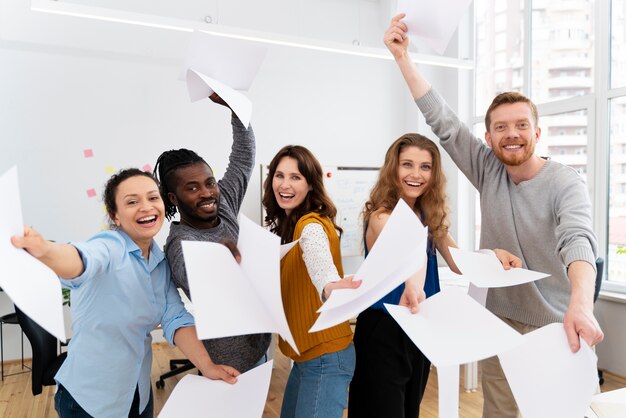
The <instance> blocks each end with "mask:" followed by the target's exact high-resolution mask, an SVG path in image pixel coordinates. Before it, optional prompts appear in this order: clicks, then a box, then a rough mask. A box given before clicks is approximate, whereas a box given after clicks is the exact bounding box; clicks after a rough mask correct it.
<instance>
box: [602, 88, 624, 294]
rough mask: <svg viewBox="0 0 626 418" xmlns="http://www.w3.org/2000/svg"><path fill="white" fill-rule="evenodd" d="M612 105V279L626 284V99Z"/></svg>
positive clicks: (608, 266) (610, 273)
mask: <svg viewBox="0 0 626 418" xmlns="http://www.w3.org/2000/svg"><path fill="white" fill-rule="evenodd" d="M610 103H611V104H610V112H611V113H610V121H611V122H610V125H611V127H610V138H609V147H610V148H609V149H610V152H609V160H610V161H609V222H608V226H609V228H608V229H609V233H608V248H607V253H608V254H607V264H608V265H607V268H608V280H610V281H615V282H623V283H626V254H621V253H620V252H621V251H620V249H621V248H624V247H626V152H624V151H625V145H626V96H621V97H618V98H615V99H612V100H611V102H610Z"/></svg>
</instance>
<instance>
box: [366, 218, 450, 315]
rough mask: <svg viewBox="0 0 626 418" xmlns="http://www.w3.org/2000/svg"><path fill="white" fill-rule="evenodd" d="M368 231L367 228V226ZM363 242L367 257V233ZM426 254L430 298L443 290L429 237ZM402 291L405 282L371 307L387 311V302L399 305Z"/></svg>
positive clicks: (427, 295)
mask: <svg viewBox="0 0 626 418" xmlns="http://www.w3.org/2000/svg"><path fill="white" fill-rule="evenodd" d="M365 230H366V231H367V228H365ZM363 244H364V246H365V257H367V254H368V251H367V243H366V242H365V235H364V236H363ZM426 254H427V255H428V259H427V261H426V263H427V265H426V280H425V282H424V293H426V297H427V298H429V297H431V296H432V295H434V294H435V293H438V292H439V291H440V290H441V287H440V286H439V268H438V266H437V251H436V250H435V247H434V245H433V244H432V242H431V240H430V239H428V243H427V244H426ZM402 293H404V283H402V284H400V286H398V287H396V288H395V289H393V290H392V291H391V292H389V293H387V294H386V295H385V296H383V297H382V298H381V299H379V300H378V302H375V303H374V304H373V305H372V306H370V308H372V309H383V310H385V311H387V309H386V308H385V303H388V304H390V305H397V304H398V303H400V298H401V297H402Z"/></svg>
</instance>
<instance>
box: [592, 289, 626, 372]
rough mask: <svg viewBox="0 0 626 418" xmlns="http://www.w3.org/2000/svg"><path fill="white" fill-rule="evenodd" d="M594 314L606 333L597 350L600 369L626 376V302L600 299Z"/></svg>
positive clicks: (622, 299)
mask: <svg viewBox="0 0 626 418" xmlns="http://www.w3.org/2000/svg"><path fill="white" fill-rule="evenodd" d="M594 313H595V315H596V318H597V319H598V322H599V323H600V326H601V327H602V331H604V341H603V342H601V343H600V344H599V345H598V347H597V349H596V353H597V354H598V367H599V368H601V369H606V370H609V371H611V372H613V373H617V374H619V375H621V376H626V355H624V347H626V327H625V326H624V318H626V300H624V298H623V297H622V298H621V300H619V299H613V300H611V299H610V298H607V299H604V298H603V297H600V299H598V301H597V302H596V306H595V310H594Z"/></svg>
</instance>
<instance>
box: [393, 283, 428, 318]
mask: <svg viewBox="0 0 626 418" xmlns="http://www.w3.org/2000/svg"><path fill="white" fill-rule="evenodd" d="M425 300H426V293H424V289H423V288H420V287H419V286H417V285H415V284H414V283H410V281H407V282H406V283H405V285H404V292H402V296H401V297H400V303H398V305H400V306H406V307H408V308H409V309H410V310H411V313H412V314H415V313H417V311H419V304H420V303H422V302H424V301H425Z"/></svg>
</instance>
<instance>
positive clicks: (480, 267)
mask: <svg viewBox="0 0 626 418" xmlns="http://www.w3.org/2000/svg"><path fill="white" fill-rule="evenodd" d="M450 254H451V255H452V258H453V259H454V262H455V263H456V265H457V267H458V268H459V270H461V272H462V273H463V276H465V277H467V279H468V280H469V281H470V282H471V283H474V284H475V285H476V286H478V287H508V286H516V285H519V284H524V283H529V282H534V281H535V280H539V279H543V278H544V277H548V276H549V274H546V273H541V272H538V271H532V270H526V269H523V268H512V269H510V270H505V269H504V267H502V263H500V261H499V260H498V257H496V255H495V254H493V253H491V252H490V253H488V254H487V253H477V252H474V251H466V250H461V249H459V248H452V247H450Z"/></svg>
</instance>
